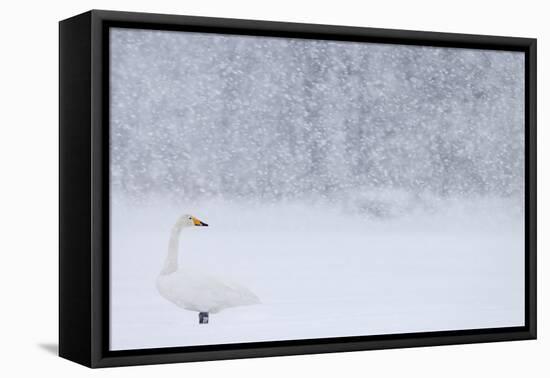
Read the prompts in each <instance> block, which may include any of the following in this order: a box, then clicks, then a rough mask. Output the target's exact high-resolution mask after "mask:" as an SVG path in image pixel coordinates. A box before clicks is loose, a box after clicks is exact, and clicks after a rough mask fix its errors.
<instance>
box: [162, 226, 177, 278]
mask: <svg viewBox="0 0 550 378" xmlns="http://www.w3.org/2000/svg"><path fill="white" fill-rule="evenodd" d="M181 229H182V227H181V224H179V222H178V223H176V224H175V225H174V227H173V228H172V234H171V235H170V243H169V244H168V254H167V255H166V260H164V267H163V268H162V270H161V272H160V274H161V275H162V274H170V273H174V272H175V271H176V270H178V250H179V242H180V233H181Z"/></svg>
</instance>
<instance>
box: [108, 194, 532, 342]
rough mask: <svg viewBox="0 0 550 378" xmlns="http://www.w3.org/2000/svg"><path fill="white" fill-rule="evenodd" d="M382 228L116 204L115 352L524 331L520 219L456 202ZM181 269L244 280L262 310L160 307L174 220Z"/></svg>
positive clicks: (276, 213)
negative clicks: (201, 314)
mask: <svg viewBox="0 0 550 378" xmlns="http://www.w3.org/2000/svg"><path fill="white" fill-rule="evenodd" d="M438 208H440V209H444V210H437V211H436V210H435V209H432V210H430V211H427V210H422V211H416V212H412V213H410V214H409V215H407V216H400V217H394V218H385V219H375V218H369V217H366V216H364V214H354V213H351V212H349V211H343V210H341V209H340V208H338V207H336V206H321V205H313V204H311V205H306V204H304V203H301V204H299V203H297V204H284V205H283V204H274V205H262V206H258V205H253V204H246V203H240V204H239V203H234V202H224V201H221V200H219V201H210V202H205V203H201V204H197V203H195V204H193V205H181V204H180V205H178V206H174V205H170V204H168V203H162V202H159V203H158V204H157V205H155V206H151V205H148V206H138V205H133V206H129V205H124V204H123V202H122V201H117V200H115V201H113V207H112V224H111V228H112V232H111V349H113V350H121V349H135V348H156V347H172V346H189V345H204V344H223V343H240V342H257V341H271V340H286V339H304V338H323V337H335V336H357V335H376V334H389V333H404V332H421V331H439V330H457V329H473V328H487V327H507V326H521V325H523V323H524V314H523V311H524V276H523V271H524V265H523V264H524V228H523V216H522V214H521V213H520V212H517V211H515V210H513V206H508V204H507V203H506V201H505V200H492V201H488V200H483V201H481V202H475V201H469V202H467V203H466V202H463V201H460V200H456V201H449V202H448V203H445V204H439V206H438ZM184 213H190V214H192V215H195V216H196V217H198V218H199V219H201V220H203V221H205V222H207V223H209V225H210V227H208V228H199V227H197V228H193V229H186V230H184V231H183V234H182V237H181V243H180V264H181V265H186V266H192V267H198V268H200V269H201V270H203V271H208V272H209V273H212V274H214V275H216V276H219V277H228V278H231V279H232V280H234V281H238V282H240V283H241V284H242V285H243V286H246V287H248V288H249V289H250V290H252V291H253V292H255V293H256V294H257V295H258V296H259V297H260V299H261V301H262V303H261V304H259V305H254V306H247V307H239V308H234V309H229V310H226V311H223V312H221V313H219V314H214V315H211V317H210V324H208V325H199V324H198V316H197V313H195V312H190V311H185V310H182V309H180V308H178V307H176V306H175V305H173V304H172V303H170V302H168V301H167V300H165V299H164V298H162V297H161V296H160V295H159V294H158V292H157V290H156V287H155V280H156V277H157V275H158V274H159V271H160V269H161V267H162V264H163V260H164V257H165V255H166V250H167V245H168V238H169V233H170V230H171V227H172V224H173V222H174V221H175V220H176V219H177V218H178V216H180V215H181V214H184Z"/></svg>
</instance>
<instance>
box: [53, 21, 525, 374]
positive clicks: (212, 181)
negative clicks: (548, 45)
mask: <svg viewBox="0 0 550 378" xmlns="http://www.w3.org/2000/svg"><path fill="white" fill-rule="evenodd" d="M535 94H536V40H534V39H528V38H513V37H495V36H480V35H463V34H445V33H432V32H413V31H400V30H384V29H371V28H355V27H341V26H326V25H307V24H292V23H279V22H265V21H247V20H233V19H216V18H201V17H187V16H172V15H158V14H142V13H125V12H111V11H95V10H94V11H90V12H87V13H84V14H82V15H79V16H75V17H73V18H70V19H67V20H64V21H62V22H60V328H59V329H60V335H59V340H60V341H59V342H60V345H59V347H60V355H61V356H62V357H65V358H68V359H70V360H73V361H76V362H78V363H81V364H84V365H87V366H90V367H106V366H116V365H134V364H152V363H165V362H180V361H199V360H213V359H228V358H242V357H260V356H275V355H290V354H304V353H322V352H337V351H352V350H366V349H380V348H397V347H411V346H427V345H444V344H455V343H474V342H488V341H504V340H523V339H533V338H535V337H536V286H535V283H536V252H535V251H536V245H535V243H536V234H535V233H536V224H535V220H536V178H535V173H536V166H535V156H536V151H535V148H536V142H535V141H536V136H535V122H536V119H535V115H536V96H535Z"/></svg>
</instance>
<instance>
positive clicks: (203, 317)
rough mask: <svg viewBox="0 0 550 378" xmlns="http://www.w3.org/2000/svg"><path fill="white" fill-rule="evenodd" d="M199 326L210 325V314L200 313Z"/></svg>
mask: <svg viewBox="0 0 550 378" xmlns="http://www.w3.org/2000/svg"><path fill="white" fill-rule="evenodd" d="M199 324H208V312H199Z"/></svg>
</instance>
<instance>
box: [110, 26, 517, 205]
mask: <svg viewBox="0 0 550 378" xmlns="http://www.w3.org/2000/svg"><path fill="white" fill-rule="evenodd" d="M111 46H112V50H111V65H112V66H111V67H112V68H111V101H112V106H111V174H112V177H111V182H112V189H113V190H114V191H115V192H116V193H122V194H124V196H125V198H129V199H132V200H139V201H146V200H147V199H150V198H151V197H152V196H159V195H160V196H162V197H169V198H170V199H172V200H174V201H176V202H182V201H187V200H196V199H198V198H201V199H204V198H211V197H222V198H224V199H228V200H230V199H243V198H244V199H247V200H258V201H261V202H266V201H279V200H300V199H303V198H307V199H308V200H312V199H314V198H317V199H320V200H324V201H329V202H334V201H338V202H342V201H345V200H347V199H349V198H355V197H357V196H359V197H360V196H361V195H362V193H365V192H366V193H372V192H373V191H375V192H376V193H379V192H386V193H389V192H393V193H396V195H395V197H397V198H398V199H399V198H400V197H402V196H411V198H413V199H414V201H419V200H422V199H425V197H430V198H432V197H434V196H435V197H436V198H437V197H443V198H446V197H449V196H459V197H464V196H470V197H471V196H499V197H507V198H514V197H515V198H517V199H519V200H520V201H519V202H518V203H521V199H522V198H523V189H524V156H523V154H524V148H523V146H524V119H523V117H524V98H523V96H524V82H523V72H524V58H523V54H522V53H515V52H499V51H487V50H472V49H451V48H433V47H420V46H396V45H383V44H366V43H352V42H334V41H317V40H301V39H286V38H264V37H261V38H258V37H248V36H227V35H217V34H198V33H178V32H166V31H139V30H125V29H113V30H112V31H111ZM376 196H379V194H377V195H376ZM376 196H375V197H376ZM372 201H374V202H376V199H374V200H372ZM367 202H368V201H367ZM380 206H382V205H380V204H377V203H371V204H369V203H367V204H361V205H358V210H361V209H360V208H364V209H363V211H365V212H370V213H373V214H371V215H377V214H378V213H379V214H378V215H380V216H383V215H384V212H385V210H384V209H380V208H379V207H380ZM388 211H389V210H388Z"/></svg>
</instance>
